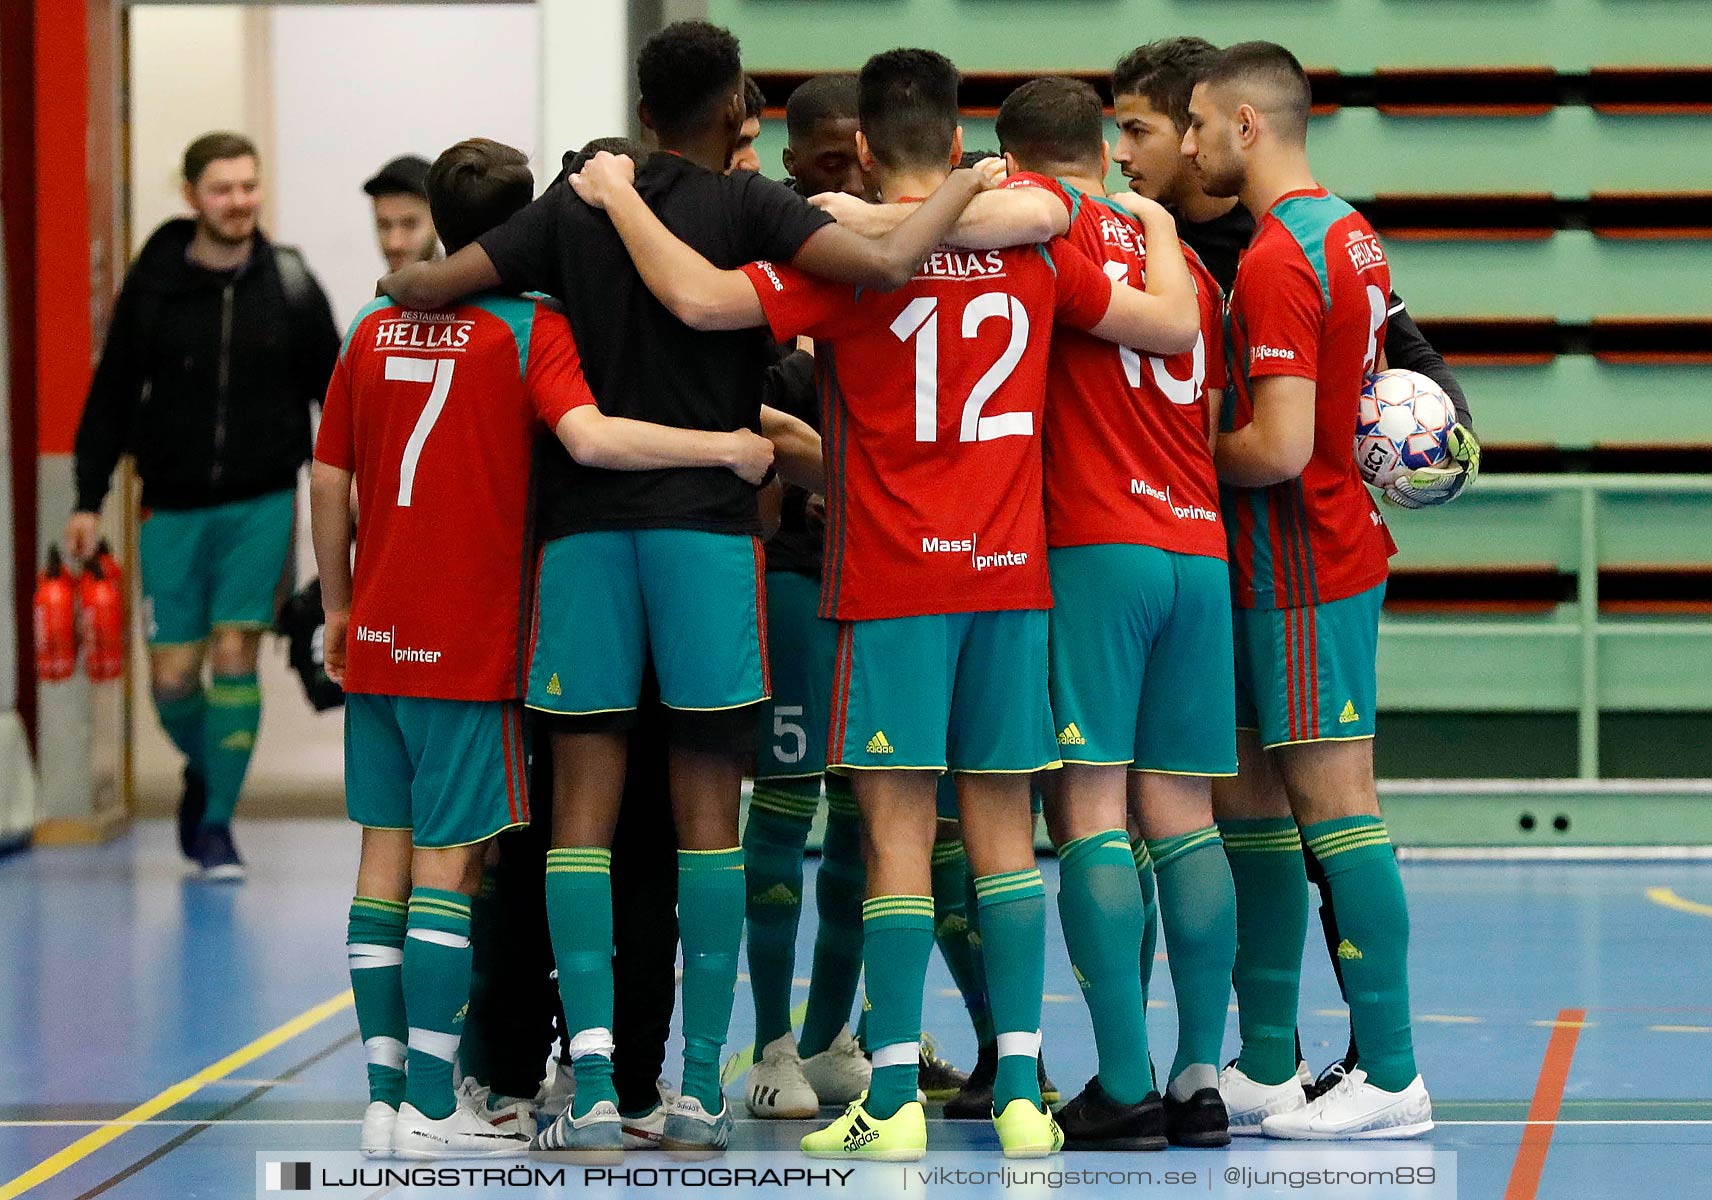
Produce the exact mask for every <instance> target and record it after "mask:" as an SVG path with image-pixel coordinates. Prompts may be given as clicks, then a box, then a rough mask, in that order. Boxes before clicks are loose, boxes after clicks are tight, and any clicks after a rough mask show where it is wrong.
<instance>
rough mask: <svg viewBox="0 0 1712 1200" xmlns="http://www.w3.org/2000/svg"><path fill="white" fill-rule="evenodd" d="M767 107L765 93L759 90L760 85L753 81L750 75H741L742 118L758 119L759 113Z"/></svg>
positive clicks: (759, 117) (747, 119)
mask: <svg viewBox="0 0 1712 1200" xmlns="http://www.w3.org/2000/svg"><path fill="white" fill-rule="evenodd" d="M766 109H767V93H766V92H763V91H762V90H761V85H760V84H758V83H756V82H755V78H754V76H752V75H745V76H744V77H743V119H744V120H745V121H749V120H754V121H759V120H760V119H761V114H762V113H763V112H765V111H766Z"/></svg>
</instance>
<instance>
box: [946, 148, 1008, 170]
mask: <svg viewBox="0 0 1712 1200" xmlns="http://www.w3.org/2000/svg"><path fill="white" fill-rule="evenodd" d="M1003 157H1004V154H1003V153H1002V152H1001V151H998V150H965V151H963V157H962V158H960V159H958V160H957V165H958V166H959V167H962V168H963V169H964V170H968V169H969V168H970V167H974V166H979V165H980V164H981V163H982V162H984V161H986V160H987V159H989V158H1003Z"/></svg>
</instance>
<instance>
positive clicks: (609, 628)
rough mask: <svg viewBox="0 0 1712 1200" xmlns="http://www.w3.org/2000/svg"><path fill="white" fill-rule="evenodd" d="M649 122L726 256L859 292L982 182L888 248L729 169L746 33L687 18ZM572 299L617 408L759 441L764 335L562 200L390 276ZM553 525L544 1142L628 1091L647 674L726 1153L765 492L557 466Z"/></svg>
mask: <svg viewBox="0 0 1712 1200" xmlns="http://www.w3.org/2000/svg"><path fill="white" fill-rule="evenodd" d="M637 66H638V75H639V80H640V84H641V94H642V105H641V114H642V118H643V121H644V123H645V124H647V125H648V126H649V127H650V128H651V129H653V131H654V132H655V134H656V135H657V137H658V140H659V144H660V147H661V149H662V150H664V151H666V153H657V154H654V155H652V156H650V157H648V158H647V159H645V160H644V161H643V162H642V163H641V164H640V165H639V166H638V168H637V175H636V186H637V190H638V191H639V192H640V193H641V194H642V196H643V197H644V198H645V199H646V200H647V202H648V203H649V205H650V206H651V207H652V208H653V209H654V210H655V211H656V212H657V213H658V214H659V216H660V217H661V219H662V220H663V221H664V222H665V223H666V224H667V225H668V226H669V227H670V228H672V229H673V230H674V231H675V232H676V233H678V234H679V236H681V237H683V238H684V239H685V240H686V241H688V242H690V243H691V244H692V245H694V246H696V248H697V249H698V250H700V251H701V252H702V253H703V254H704V255H706V256H707V257H708V258H709V259H711V260H712V261H714V262H716V263H719V264H720V265H723V266H727V267H736V266H740V265H742V264H744V263H747V262H750V261H752V260H754V259H761V258H764V259H772V260H775V261H786V262H793V263H795V264H796V265H798V266H800V267H803V268H805V269H807V270H811V271H815V272H818V273H821V274H825V275H828V276H831V277H834V278H839V279H843V280H847V281H849V282H854V283H860V284H865V285H867V286H874V287H894V286H897V285H899V284H901V283H903V282H904V281H906V280H907V279H908V278H909V277H910V276H911V275H912V274H913V273H914V271H915V270H916V268H917V267H918V266H919V265H920V264H921V262H922V261H924V260H925V258H926V256H927V254H928V253H929V252H930V250H931V249H932V247H933V245H934V244H935V243H936V242H937V241H938V239H939V236H940V235H941V234H942V233H943V231H944V229H945V228H946V227H948V226H949V224H950V223H951V221H952V220H953V219H955V217H956V215H957V214H958V213H959V212H960V211H961V210H962V208H963V206H964V205H965V204H967V202H968V200H969V198H970V197H972V196H973V195H974V194H975V192H976V191H978V190H980V188H981V186H982V181H981V180H980V179H979V178H978V177H975V176H974V175H973V174H972V173H970V174H965V175H962V176H959V177H954V179H953V180H952V181H950V182H949V183H948V185H947V186H946V187H944V188H942V189H941V190H940V192H939V193H938V194H937V195H936V196H935V197H933V198H930V199H929V201H928V202H927V203H926V204H924V205H923V211H922V212H921V213H920V214H918V217H919V219H918V220H916V221H915V222H914V223H913V225H906V226H905V227H900V229H899V230H898V231H897V232H898V233H899V234H900V235H902V236H899V237H896V238H894V239H892V240H891V241H890V242H889V243H883V244H881V245H879V246H876V245H875V244H874V243H872V242H870V241H868V240H866V239H863V238H861V237H859V236H857V235H855V234H852V233H850V232H849V231H847V230H841V229H839V228H837V227H836V226H835V225H832V224H831V223H830V221H829V219H828V218H827V217H826V216H825V215H824V214H822V213H820V212H819V211H818V210H816V209H814V208H813V207H811V206H810V205H808V204H807V203H806V202H804V201H803V200H802V198H801V197H799V196H797V195H796V194H795V193H793V192H792V191H790V190H789V189H788V188H785V187H783V186H782V185H780V184H777V183H773V182H771V181H769V180H767V179H764V178H762V177H760V176H759V175H756V174H753V173H750V172H737V173H735V174H731V175H727V174H725V173H724V172H725V170H726V168H727V167H728V166H729V165H730V163H731V157H732V152H733V150H734V148H735V146H736V143H737V138H738V134H739V132H740V130H741V127H742V124H743V120H744V113H745V106H744V99H743V76H742V62H741V59H740V56H739V53H738V46H737V41H736V39H735V38H733V37H732V36H731V35H730V34H729V33H728V32H726V31H725V30H723V29H718V28H716V27H714V26H712V25H707V24H705V23H701V22H680V23H678V24H676V25H672V26H670V27H668V28H667V29H665V30H664V31H662V32H661V33H659V34H656V35H655V36H654V37H653V38H651V39H650V40H649V42H648V43H647V45H645V46H644V47H643V50H642V53H641V55H640V57H639V59H638V64H637ZM498 284H503V285H504V286H505V287H506V288H508V289H510V290H539V291H544V292H547V293H549V294H552V295H555V296H557V297H559V298H560V299H561V301H562V302H563V303H564V305H565V309H566V315H567V317H568V318H569V320H570V323H571V328H572V331H573V332H574V333H575V335H576V339H577V342H578V345H579V346H580V347H581V351H582V355H583V366H584V373H585V375H586V376H587V378H588V381H589V384H590V386H591V388H592V389H593V391H594V395H595V397H596V399H597V401H598V402H599V404H600V406H601V410H602V411H603V412H606V413H608V414H609V415H614V416H617V415H624V416H639V415H640V414H642V413H648V414H651V415H650V417H649V419H651V420H654V421H657V422H659V423H661V424H667V425H675V426H678V427H680V428H691V429H721V430H733V429H737V428H742V427H748V428H755V427H756V426H757V424H758V420H759V410H760V397H761V391H762V377H763V374H764V372H765V371H766V369H767V367H768V365H769V364H770V362H771V351H770V347H769V345H768V343H767V341H766V338H765V336H764V335H763V334H761V333H759V332H758V331H744V332H729V333H712V334H704V333H695V332H692V331H691V330H689V329H688V328H687V327H685V326H684V325H682V324H681V323H679V322H678V321H677V320H676V319H675V318H673V317H672V315H671V314H670V313H669V312H667V310H666V309H665V308H664V307H663V306H662V305H660V304H659V303H658V302H657V301H656V300H654V298H653V297H652V295H651V294H650V293H649V292H648V291H647V289H646V287H645V286H644V285H643V283H642V281H641V278H640V277H639V276H638V274H637V273H636V270H635V267H634V266H633V265H632V264H631V262H630V257H629V255H628V253H627V252H626V251H625V249H624V246H623V243H622V242H621V241H620V240H619V238H618V236H617V234H616V233H615V232H614V230H613V228H612V225H611V222H610V221H609V220H608V218H607V217H606V216H605V215H604V214H602V213H599V212H597V211H595V210H593V209H591V208H589V207H587V206H586V205H584V204H583V203H582V202H581V201H580V200H578V199H577V198H576V196H575V195H574V193H573V192H572V191H571V190H570V189H569V188H565V187H555V188H550V189H549V190H548V191H547V193H546V194H544V195H543V196H542V197H541V199H539V200H537V201H536V202H535V203H534V204H532V205H530V206H529V207H528V208H526V209H524V210H523V211H522V212H521V213H519V214H518V215H517V216H516V217H514V218H513V219H512V220H511V221H510V222H508V223H507V224H506V225H505V226H503V227H501V228H500V229H497V230H494V231H493V232H492V233H490V234H488V235H487V236H485V237H483V238H482V239H481V240H480V241H479V242H478V243H477V244H476V245H474V246H470V247H466V248H465V249H464V250H461V251H459V252H458V253H457V254H454V255H453V256H451V257H450V258H448V259H446V260H445V261H444V262H441V263H434V264H415V265H414V266H412V267H409V268H406V269H405V270H404V271H402V272H399V273H397V274H395V275H393V276H389V277H388V278H387V279H386V280H384V281H383V284H382V286H383V289H384V290H385V291H387V292H388V293H389V294H390V295H392V296H393V298H394V299H396V300H398V301H399V302H401V303H403V304H405V305H407V306H409V307H412V308H433V307H436V306H438V305H441V304H444V303H446V302H447V301H449V300H451V299H453V298H455V297H456V296H458V295H462V294H464V293H466V292H469V291H472V290H477V289H480V288H483V287H490V286H494V285H498ZM542 483H543V490H542V492H541V495H542V499H543V502H542V504H541V505H540V506H539V510H538V514H537V522H538V525H539V527H540V530H541V534H542V536H543V537H544V538H546V539H548V541H547V545H546V548H545V551H544V553H543V558H542V564H541V569H540V581H539V584H538V588H537V594H536V621H535V631H536V633H535V645H534V653H533V659H532V663H531V667H530V680H529V690H528V700H527V702H528V704H529V706H530V707H531V708H534V709H537V710H539V711H544V712H549V713H555V714H559V715H560V716H562V717H566V718H570V720H568V721H566V722H563V723H561V725H560V726H559V728H557V729H555V731H554V734H553V738H552V743H553V758H554V828H553V846H554V849H553V850H551V851H550V852H549V854H548V863H547V907H548V920H549V925H550V927H551V929H552V934H553V945H554V951H555V955H556V957H557V959H558V963H559V975H560V993H561V998H562V1000H563V1003H564V1008H565V1015H566V1023H567V1028H568V1029H570V1030H571V1031H572V1033H573V1037H572V1039H571V1057H572V1060H573V1066H574V1071H575V1075H576V1096H575V1100H574V1102H573V1105H572V1107H571V1108H570V1109H569V1110H567V1112H566V1114H565V1115H564V1117H562V1118H561V1119H560V1120H559V1121H557V1122H555V1124H554V1125H553V1126H552V1127H551V1128H549V1129H548V1130H547V1131H546V1132H545V1133H543V1134H542V1136H541V1139H540V1144H541V1145H542V1147H543V1148H546V1149H605V1148H609V1147H613V1146H615V1145H616V1144H617V1141H618V1134H619V1130H620V1126H621V1120H620V1117H619V1113H618V1110H617V1108H616V1105H615V1096H614V1093H613V1086H612V1074H611V1073H612V1064H611V1059H612V1047H613V1038H612V1033H611V1029H612V1023H613V1017H612V1008H613V1000H612V982H611V979H612V976H611V962H610V958H609V947H610V945H611V934H610V921H611V913H612V909H611V889H610V882H609V873H610V861H611V859H610V849H609V848H610V846H611V843H612V834H613V827H614V823H615V820H616V816H617V810H618V806H619V799H620V795H621V791H622V785H623V780H624V756H625V725H626V723H627V721H628V715H629V714H630V713H631V712H633V711H634V708H635V705H636V702H637V693H638V689H639V687H640V683H641V677H642V672H643V667H644V663H645V661H646V660H648V659H650V658H651V659H652V663H653V666H654V669H655V671H656V673H657V675H658V678H659V682H660V692H661V699H662V701H663V702H664V703H665V704H666V705H667V706H668V707H669V708H672V709H674V710H675V712H674V719H673V722H672V745H671V764H670V766H671V779H672V792H673V804H674V810H675V816H676V824H677V828H678V838H679V845H680V846H681V847H682V849H681V850H680V851H679V888H678V896H679V907H678V911H679V926H680V930H679V932H680V936H681V938H682V942H683V948H684V1000H683V1025H684V1043H685V1048H684V1076H683V1095H682V1096H681V1097H680V1098H679V1099H678V1101H677V1102H676V1103H675V1104H674V1105H673V1106H672V1108H671V1110H670V1111H669V1112H668V1114H667V1117H666V1122H665V1129H664V1136H663V1138H662V1145H664V1146H665V1147H666V1148H668V1149H712V1148H720V1147H723V1146H724V1145H725V1144H726V1142H727V1140H728V1138H729V1135H730V1129H731V1126H732V1121H731V1117H730V1115H729V1113H728V1111H727V1109H726V1106H725V1104H724V1099H723V1096H722V1095H721V1092H720V1087H719V1054H720V1049H721V1047H722V1046H723V1044H724V1041H725V1036H726V1032H727V1027H728V1025H729V1023H730V1016H731V996H732V990H733V987H734V984H735V976H736V969H737V961H736V959H737V948H738V943H739V942H740V940H741V937H742V927H743V915H744V883H743V874H742V866H743V852H742V849H741V847H740V846H739V845H738V841H737V811H738V799H739V794H740V790H741V782H742V775H743V772H744V768H745V766H746V765H747V762H746V760H747V754H748V752H749V751H750V749H751V747H752V731H753V728H754V724H753V723H754V720H755V705H756V704H757V703H758V702H759V701H761V700H762V699H764V698H765V697H766V695H767V694H768V690H769V688H768V682H767V666H766V650H765V638H764V630H765V624H764V617H765V614H764V609H763V608H762V602H763V600H762V598H763V582H762V580H763V574H764V567H763V563H762V560H761V556H760V547H759V543H758V541H757V540H756V537H755V535H756V534H757V533H758V532H759V529H760V525H759V520H758V514H757V508H756V498H755V493H754V490H753V489H752V488H749V487H748V486H746V485H745V486H741V487H738V488H731V487H728V486H726V484H725V481H723V480H719V479H715V478H714V477H713V473H711V472H701V471H694V470H685V471H664V472H642V473H638V474H637V476H636V477H635V478H629V479H625V478H620V477H618V476H617V475H616V474H615V473H612V472H604V471H590V470H587V469H585V468H582V467H579V466H577V465H576V464H574V463H572V462H571V461H570V460H569V458H568V457H564V456H555V457H554V458H553V459H552V466H551V467H550V468H549V469H548V470H547V471H546V472H544V478H543V480H542Z"/></svg>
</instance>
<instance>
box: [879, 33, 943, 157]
mask: <svg viewBox="0 0 1712 1200" xmlns="http://www.w3.org/2000/svg"><path fill="white" fill-rule="evenodd" d="M960 82H962V77H961V76H960V75H958V73H957V68H956V67H955V66H954V65H952V62H951V60H950V59H949V58H946V57H945V56H944V55H943V54H939V53H936V52H935V51H932V50H887V51H886V52H885V53H883V54H876V55H874V57H873V58H870V59H869V60H868V61H867V63H865V64H864V65H863V67H862V73H861V75H859V76H857V92H858V95H857V104H856V107H857V110H858V120H860V122H861V126H862V133H863V135H864V136H866V137H867V139H868V146H869V148H870V149H871V150H872V151H873V152H874V157H875V158H877V159H879V160H880V162H881V163H883V164H884V165H886V166H888V167H892V168H898V167H915V166H937V165H939V164H940V163H944V162H946V161H948V160H949V158H950V157H951V143H952V141H953V140H954V139H955V138H956V136H957V85H958V84H959V83H960Z"/></svg>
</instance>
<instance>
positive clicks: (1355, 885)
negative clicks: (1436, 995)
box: [1302, 816, 1416, 1092]
mask: <svg viewBox="0 0 1712 1200" xmlns="http://www.w3.org/2000/svg"><path fill="white" fill-rule="evenodd" d="M1302 838H1303V840H1304V841H1306V842H1307V843H1308V849H1310V850H1312V851H1313V852H1314V857H1316V858H1318V859H1319V860H1320V866H1321V867H1322V868H1323V869H1324V870H1325V873H1326V879H1327V880H1328V881H1329V882H1330V883H1331V888H1332V904H1333V907H1334V909H1335V911H1336V912H1337V921H1338V933H1339V935H1340V936H1341V937H1342V939H1343V940H1342V941H1340V942H1339V943H1338V948H1337V956H1338V962H1339V963H1340V964H1341V965H1342V967H1343V983H1344V995H1345V996H1346V997H1347V998H1348V1000H1349V1021H1350V1027H1351V1028H1352V1029H1353V1030H1354V1031H1355V1044H1356V1046H1357V1047H1359V1054H1360V1066H1361V1069H1362V1070H1364V1071H1366V1072H1367V1078H1368V1081H1369V1082H1370V1083H1372V1084H1373V1086H1375V1087H1378V1088H1383V1089H1385V1090H1386V1091H1388V1092H1400V1091H1402V1090H1403V1089H1404V1088H1406V1087H1408V1086H1409V1084H1410V1082H1411V1081H1413V1080H1414V1078H1415V1073H1416V1072H1415V1042H1414V1036H1413V1034H1412V1032H1411V1030H1410V1026H1409V908H1408V904H1407V902H1406V901H1405V900H1404V897H1403V878H1402V876H1401V875H1400V874H1399V873H1398V871H1397V856H1396V855H1395V854H1394V853H1393V852H1392V850H1391V838H1390V835H1389V834H1387V833H1386V831H1385V822H1384V821H1383V820H1382V819H1380V818H1379V817H1368V816H1358V817H1339V818H1337V819H1335V820H1331V821H1320V822H1318V823H1316V824H1313V825H1309V826H1307V827H1306V828H1304V829H1303V830H1302Z"/></svg>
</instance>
